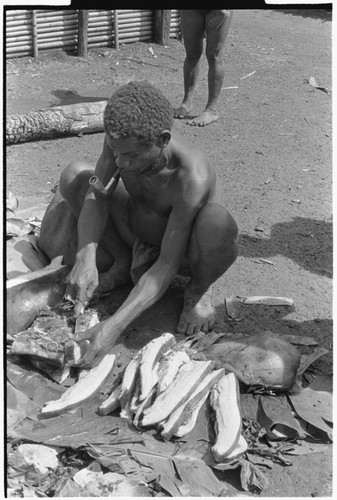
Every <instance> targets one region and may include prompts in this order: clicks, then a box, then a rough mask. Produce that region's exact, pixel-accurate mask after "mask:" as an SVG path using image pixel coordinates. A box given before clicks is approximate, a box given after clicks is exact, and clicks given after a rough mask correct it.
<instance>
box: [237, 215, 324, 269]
mask: <svg viewBox="0 0 337 500" xmlns="http://www.w3.org/2000/svg"><path fill="white" fill-rule="evenodd" d="M239 245H240V247H239V248H240V254H241V255H242V256H244V257H251V258H254V257H260V258H261V257H262V258H268V257H272V256H274V255H278V254H280V255H283V256H285V257H287V258H289V259H292V260H293V261H295V262H296V263H297V264H298V265H300V266H301V267H303V268H304V269H306V270H307V271H310V272H311V273H315V274H319V275H321V276H327V277H329V278H332V255H333V248H332V245H333V236H332V222H329V221H325V220H317V219H307V218H304V217H294V218H293V219H292V221H289V222H281V223H278V224H274V225H273V226H272V229H271V234H270V238H261V237H259V236H252V235H248V234H241V235H240V237H239Z"/></svg>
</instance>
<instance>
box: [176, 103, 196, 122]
mask: <svg viewBox="0 0 337 500" xmlns="http://www.w3.org/2000/svg"><path fill="white" fill-rule="evenodd" d="M191 111H192V105H189V104H182V105H181V106H179V108H177V109H175V110H174V115H173V116H174V118H179V119H180V120H181V119H183V118H186V116H188V115H189V114H190V113H191Z"/></svg>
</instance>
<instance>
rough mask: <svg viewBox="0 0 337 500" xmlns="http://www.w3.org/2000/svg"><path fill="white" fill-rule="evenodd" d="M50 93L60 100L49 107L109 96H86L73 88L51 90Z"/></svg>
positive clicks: (105, 98) (97, 100) (100, 99)
mask: <svg viewBox="0 0 337 500" xmlns="http://www.w3.org/2000/svg"><path fill="white" fill-rule="evenodd" d="M51 94H52V95H54V96H55V97H57V99H59V100H60V102H59V103H57V104H53V105H52V106H51V107H55V106H64V105H68V104H79V103H81V102H100V101H107V100H108V99H109V97H86V96H82V95H80V94H79V93H78V92H75V91H74V90H61V89H57V90H52V91H51Z"/></svg>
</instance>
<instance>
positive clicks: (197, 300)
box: [177, 291, 215, 335]
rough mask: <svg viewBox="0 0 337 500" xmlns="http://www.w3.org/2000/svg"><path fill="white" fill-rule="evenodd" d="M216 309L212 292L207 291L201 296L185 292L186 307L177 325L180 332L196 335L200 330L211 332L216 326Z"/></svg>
mask: <svg viewBox="0 0 337 500" xmlns="http://www.w3.org/2000/svg"><path fill="white" fill-rule="evenodd" d="M214 317H215V314H214V309H213V306H212V305H211V293H210V291H207V292H206V293H205V294H203V295H202V296H201V297H200V295H199V294H198V295H194V294H193V293H191V292H187V291H186V292H185V301H184V309H183V312H182V313H181V316H180V320H179V323H178V326H177V332H178V333H185V335H195V334H197V333H198V332H200V331H202V332H205V333H207V332H210V331H212V330H213V328H214Z"/></svg>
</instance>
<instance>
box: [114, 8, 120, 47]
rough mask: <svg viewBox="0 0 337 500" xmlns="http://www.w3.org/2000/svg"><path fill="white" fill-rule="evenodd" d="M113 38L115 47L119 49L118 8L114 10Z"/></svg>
mask: <svg viewBox="0 0 337 500" xmlns="http://www.w3.org/2000/svg"><path fill="white" fill-rule="evenodd" d="M114 39H115V49H119V36H118V10H114Z"/></svg>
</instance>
